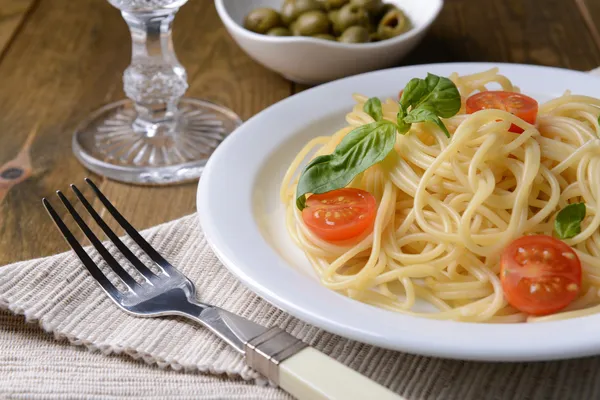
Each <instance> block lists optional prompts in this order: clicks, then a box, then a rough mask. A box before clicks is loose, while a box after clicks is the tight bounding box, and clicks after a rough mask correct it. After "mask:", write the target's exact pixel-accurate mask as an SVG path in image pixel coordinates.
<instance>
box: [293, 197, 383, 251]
mask: <svg viewBox="0 0 600 400" xmlns="http://www.w3.org/2000/svg"><path fill="white" fill-rule="evenodd" d="M376 213H377V204H376V201H375V197H373V195H372V194H371V193H369V192H366V191H364V190H360V189H337V190H332V191H331V192H327V193H323V194H313V195H312V196H310V197H309V198H308V199H307V200H306V208H305V209H304V210H302V219H303V220H304V223H305V224H306V226H308V228H309V229H310V230H311V231H312V232H313V233H314V234H315V235H317V236H318V237H320V238H321V239H323V240H327V241H340V240H348V239H352V238H355V237H358V236H360V235H362V234H363V233H364V232H365V231H367V230H368V229H371V228H372V227H373V222H374V221H375V214H376Z"/></svg>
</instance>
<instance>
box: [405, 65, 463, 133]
mask: <svg viewBox="0 0 600 400" xmlns="http://www.w3.org/2000/svg"><path fill="white" fill-rule="evenodd" d="M460 104H461V103H460V93H459V92H458V89H457V88H456V85H455V84H454V82H452V81H451V80H450V79H448V78H444V77H441V76H437V75H433V74H427V78H425V79H419V78H413V79H411V80H410V82H408V84H407V85H406V87H405V88H404V91H403V92H402V97H401V98H400V111H399V112H398V117H397V122H398V127H399V130H398V133H401V134H404V133H406V132H408V130H409V129H410V125H411V124H413V123H415V122H433V123H435V124H436V125H437V126H438V127H439V128H440V129H441V130H442V131H443V132H444V133H445V134H446V136H448V137H450V132H448V129H447V128H446V126H445V125H444V123H443V122H442V120H441V119H440V117H442V118H450V117H452V116H454V115H456V113H457V112H458V111H459V110H460ZM409 108H410V109H409Z"/></svg>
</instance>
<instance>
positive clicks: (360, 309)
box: [197, 63, 600, 361]
mask: <svg viewBox="0 0 600 400" xmlns="http://www.w3.org/2000/svg"><path fill="white" fill-rule="evenodd" d="M496 65H497V66H499V67H500V70H501V73H503V74H505V75H506V76H508V77H509V78H510V79H511V80H512V81H513V82H514V83H515V84H516V85H518V86H519V87H520V88H521V89H522V91H523V92H524V93H527V94H528V95H531V96H533V97H535V98H537V99H538V100H540V101H545V100H547V99H549V98H551V97H556V96H559V95H561V94H562V93H563V92H564V91H565V90H566V89H571V90H573V91H574V92H575V93H579V94H586V95H591V96H598V94H599V93H600V79H598V78H597V77H593V76H590V75H587V74H584V73H581V72H574V71H568V70H562V69H556V68H547V67H536V66H527V65H511V64H487V63H457V64H432V65H421V66H410V67H403V68H396V69H390V70H383V71H377V72H371V73H367V74H363V75H358V76H354V77H350V78H346V79H342V80H339V81H335V82H331V83H328V84H325V85H322V86H319V87H316V88H314V89H311V90H307V91H305V92H302V93H300V94H297V95H295V96H292V97H290V98H288V99H285V100H283V101H281V102H279V103H277V104H275V105H273V106H271V107H269V108H267V109H266V110H264V111H262V112H261V113H259V114H258V115H256V116H254V117H253V118H252V119H250V120H249V121H248V122H246V123H244V124H243V125H242V126H241V127H240V128H238V129H237V130H236V131H235V132H234V133H233V134H232V135H231V136H229V137H228V138H227V139H226V140H225V142H224V143H223V144H221V145H220V146H219V148H218V149H217V151H216V152H215V153H214V154H213V156H212V157H211V158H210V160H209V162H208V165H207V166H206V169H205V171H204V174H203V175H202V178H201V180H200V185H199V187H198V199H197V202H198V214H199V218H200V222H201V224H202V228H203V230H204V233H205V234H206V238H207V240H208V242H209V243H210V244H211V246H212V247H213V249H214V251H215V253H216V254H217V256H218V257H219V259H220V260H221V261H222V262H223V264H225V266H226V267H227V268H228V269H229V270H230V271H231V272H232V273H233V274H235V275H236V276H237V277H238V278H239V279H240V280H241V281H242V282H243V283H244V284H246V285H247V286H248V287H249V288H250V289H252V290H253V291H255V292H256V293H258V294H259V295H260V296H262V297H263V298H264V299H266V300H267V301H269V302H270V303H272V304H274V305H276V306H277V307H279V308H281V309H283V310H284V311H286V312H288V313H290V314H292V315H294V316H296V317H298V318H300V319H302V320H304V321H307V322H309V323H311V324H314V325H316V326H318V327H321V328H323V329H325V330H327V331H330V332H333V333H336V334H339V335H342V336H345V337H348V338H351V339H355V340H358V341H361V342H365V343H370V344H373V345H377V346H381V347H386V348H390V349H395V350H401V351H406V352H410V353H417V354H424V355H430V356H439V357H448V358H459V359H473V360H486V361H524V360H531V361H533V360H550V359H559V358H568V357H578V356H585V355H592V354H600V315H592V316H588V317H582V318H575V319H569V320H564V321H555V322H545V323H535V324H533V323H532V324H525V323H523V324H502V325H501V324H485V323H479V324H475V323H465V322H453V321H437V320H430V319H426V318H419V317H412V316H407V315H402V314H398V313H394V312H391V311H386V310H382V309H379V308H376V307H373V306H370V305H366V304H363V303H360V302H358V301H355V300H352V299H349V298H347V297H344V296H342V295H340V294H337V293H335V292H333V291H330V290H328V289H326V288H325V287H323V286H321V285H320V284H319V282H318V281H317V279H316V277H315V275H314V274H313V272H312V269H311V267H310V265H309V263H308V261H307V260H306V258H305V257H304V255H303V253H302V252H301V251H300V250H299V249H297V248H296V247H295V246H294V244H293V243H292V241H291V239H290V238H289V237H288V234H287V231H286V229H285V224H284V217H283V216H284V208H283V205H282V204H280V202H279V186H280V181H281V179H282V177H283V174H284V173H285V170H286V168H287V167H288V165H289V163H290V162H291V160H292V159H293V157H294V155H295V154H296V153H297V152H298V151H299V149H300V148H301V147H302V146H303V145H304V144H305V143H306V142H307V141H308V140H309V139H310V138H312V137H315V136H319V135H329V134H332V133H333V132H334V131H335V130H336V129H337V128H340V127H343V126H345V120H344V116H345V114H346V113H347V112H348V111H349V110H350V109H351V107H352V106H353V104H354V102H353V100H352V97H351V95H352V94H353V93H355V92H359V93H362V94H365V95H368V96H379V97H387V96H396V95H397V93H398V91H399V90H400V89H401V88H403V87H404V85H405V84H406V83H407V82H408V80H409V79H411V78H413V77H424V76H425V75H426V73H427V72H432V73H434V74H437V75H444V76H448V75H449V74H450V73H452V72H455V71H456V72H459V73H460V74H468V73H472V72H477V71H482V70H485V69H488V68H491V67H493V66H496Z"/></svg>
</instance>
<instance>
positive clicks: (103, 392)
mask: <svg viewBox="0 0 600 400" xmlns="http://www.w3.org/2000/svg"><path fill="white" fill-rule="evenodd" d="M144 236H145V237H146V238H147V239H148V240H149V242H150V243H151V244H152V245H153V246H154V247H156V248H157V250H159V252H161V253H162V254H164V255H165V256H166V258H167V259H169V260H170V261H171V263H173V264H174V265H176V266H177V267H178V268H179V269H180V270H181V271H182V272H184V273H185V274H186V275H188V276H189V277H190V279H192V280H193V281H194V282H195V284H196V286H197V288H198V293H199V297H200V300H202V301H206V302H209V303H212V304H215V305H219V306H221V307H223V308H225V309H227V310H230V311H232V312H235V313H237V314H239V315H242V316H244V317H247V318H250V319H252V320H254V321H256V322H258V323H260V324H263V325H266V326H274V325H277V326H279V327H281V328H283V329H285V330H287V331H288V332H290V333H291V334H293V335H294V336H296V337H299V338H302V339H304V340H305V341H307V342H309V343H310V344H311V345H313V346H315V347H316V348H317V349H319V350H321V351H323V352H325V353H327V354H329V355H331V356H332V357H334V358H336V359H337V360H339V361H341V362H343V363H345V364H347V365H349V366H350V367H351V368H354V369H356V370H358V371H359V372H361V373H362V374H364V375H366V376H368V377H370V378H372V379H374V380H376V381H377V382H379V383H381V384H383V385H385V386H387V387H389V388H391V389H392V390H394V391H396V392H397V393H400V394H402V395H403V396H405V397H407V398H408V399H436V398H439V399H482V398H492V399H521V398H522V399H566V398H577V399H593V398H600V379H598V378H599V377H600V376H599V374H600V357H593V358H586V359H580V360H569V361H561V362H546V363H518V364H514V363H505V364H499V363H477V362H463V361H453V360H442V359H434V358H428V357H421V356H414V355H409V354H405V353H398V352H394V351H390V350H384V349H380V348H376V347H373V346H370V345H366V344H362V343H358V342H355V341H351V340H348V339H345V338H341V337H339V336H336V335H333V334H330V333H327V332H325V331H322V330H320V329H317V328H315V327H313V326H310V325H308V324H306V323H304V322H302V321H300V320H298V319H296V318H293V317H291V316H289V315H287V314H285V313H283V312H282V311H281V310H278V309H277V308H275V307H273V306H271V305H270V304H268V303H266V302H265V301H263V300H262V299H260V298H259V297H258V296H256V295H255V294H253V293H252V292H250V291H249V290H248V289H246V288H245V287H244V286H243V285H242V284H240V283H239V282H238V281H237V280H236V279H235V278H234V277H233V276H232V275H231V274H230V273H229V272H228V271H227V270H226V269H225V268H224V267H223V266H222V265H221V263H220V262H219V261H218V259H217V258H216V257H215V255H214V254H213V252H212V250H211V249H210V247H209V246H208V244H207V242H206V240H205V239H204V236H203V234H202V231H201V229H200V226H199V222H198V218H197V216H196V215H191V216H188V217H185V218H182V219H179V220H176V221H173V222H170V223H167V224H164V225H160V226H157V227H154V228H152V229H149V230H148V231H145V232H144ZM0 308H3V309H5V310H10V311H11V312H12V313H13V314H21V315H24V316H25V319H26V320H27V321H29V322H33V323H35V324H36V325H33V324H30V325H25V324H24V323H23V317H19V316H15V315H13V314H10V313H9V312H7V311H0V396H8V397H13V398H18V397H23V398H31V397H35V396H38V397H68V398H84V397H85V398H91V397H98V398H107V397H110V396H128V397H136V396H140V397H144V398H147V397H158V398H161V397H162V398H164V397H167V396H168V397H175V396H179V397H184V398H196V399H198V398H200V399H234V398H240V399H287V398H289V396H287V395H286V394H285V393H283V392H282V391H280V390H279V389H276V388H272V387H268V386H266V382H265V381H264V380H263V379H262V378H261V377H260V376H259V375H257V374H256V373H255V372H254V371H252V370H250V369H249V368H247V367H246V366H245V364H244V362H243V360H242V357H241V356H239V355H238V354H237V353H235V352H234V351H233V350H232V349H231V348H229V347H228V346H227V345H226V344H225V343H223V342H222V341H221V340H219V339H218V338H216V336H214V335H212V334H211V333H209V332H208V331H207V330H205V329H203V328H201V327H200V326H198V325H195V324H193V323H189V322H187V321H185V320H182V319H178V318H163V319H143V318H135V317H132V316H129V315H127V314H125V313H123V312H121V311H120V310H119V309H118V308H117V307H116V306H115V305H114V304H113V303H112V302H111V301H110V300H109V299H108V298H107V297H106V295H105V294H104V293H103V292H102V291H101V290H100V289H99V288H98V286H97V285H96V283H95V282H94V281H93V279H92V278H91V277H90V276H88V274H87V272H86V271H85V270H84V268H83V267H82V266H81V265H80V263H79V261H78V259H77V258H76V257H75V256H74V255H73V254H72V253H64V254H59V255H56V256H52V257H48V258H42V259H37V260H32V261H26V262H20V263H16V264H12V265H9V266H6V267H3V268H0ZM37 324H39V325H40V326H41V327H42V328H43V330H45V331H46V332H49V333H51V334H52V335H53V336H54V339H58V340H59V341H60V342H58V343H57V342H56V341H55V340H52V338H51V336H49V335H47V334H44V333H42V330H40V329H39V326H37ZM68 343H71V344H74V345H79V346H83V347H80V348H76V347H73V346H69V345H68ZM432 345H435V344H432ZM85 348H87V349H89V350H94V351H96V352H95V353H92V352H88V351H83V350H82V349H85ZM102 353H104V355H103V354H102ZM106 355H110V356H106ZM136 359H137V360H138V361H133V360H136ZM143 361H145V363H144V362H143ZM156 365H157V366H158V367H161V368H163V369H162V370H161V369H159V368H157V367H156Z"/></svg>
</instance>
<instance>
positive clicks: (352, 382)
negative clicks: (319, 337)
mask: <svg viewBox="0 0 600 400" xmlns="http://www.w3.org/2000/svg"><path fill="white" fill-rule="evenodd" d="M279 386H280V387H281V388H282V389H283V390H285V391H286V392H288V393H290V394H291V395H293V396H295V397H297V398H298V399H300V400H304V399H310V400H313V399H314V400H328V399H332V400H337V399H339V400H354V399H356V400H359V399H361V400H363V399H377V400H400V399H403V398H402V397H401V396H399V395H397V394H395V393H393V392H391V391H390V390H388V389H386V388H384V387H383V386H380V385H379V384H377V383H375V382H374V381H372V380H370V379H369V378H367V377H365V376H363V375H361V374H359V373H358V372H356V371H354V370H353V369H350V368H348V367H347V366H345V365H344V364H342V363H340V362H338V361H336V360H334V359H333V358H331V357H328V356H326V355H325V354H323V353H321V352H320V351H318V350H316V349H314V348H312V347H307V348H305V349H303V350H301V351H300V352H299V353H296V354H295V355H293V356H291V357H290V358H288V359H286V360H285V361H283V362H282V363H281V364H280V365H279Z"/></svg>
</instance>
